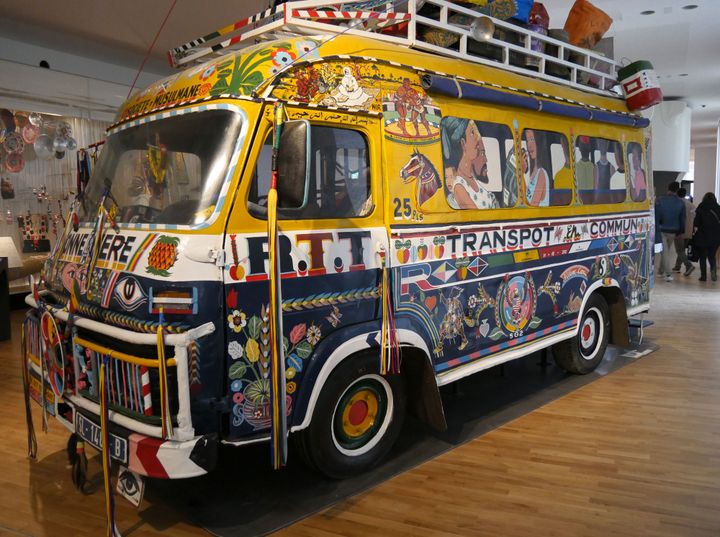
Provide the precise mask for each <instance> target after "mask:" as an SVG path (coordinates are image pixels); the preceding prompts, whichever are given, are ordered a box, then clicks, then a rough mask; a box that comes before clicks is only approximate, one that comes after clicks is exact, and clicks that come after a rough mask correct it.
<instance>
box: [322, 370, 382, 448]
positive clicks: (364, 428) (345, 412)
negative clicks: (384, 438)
mask: <svg viewBox="0 0 720 537" xmlns="http://www.w3.org/2000/svg"><path fill="white" fill-rule="evenodd" d="M386 412H387V398H386V396H385V391H384V390H383V388H382V387H381V386H379V385H377V382H376V381H372V380H370V379H367V380H365V381H362V382H358V383H357V384H355V385H353V386H351V387H350V388H349V389H348V390H347V391H346V392H345V393H344V394H343V396H342V398H341V399H340V401H339V402H338V405H337V409H336V411H335V416H334V419H333V422H334V423H333V430H334V433H335V438H336V440H337V442H338V443H339V444H340V446H342V447H343V448H344V449H358V448H360V447H362V446H363V445H365V444H366V443H367V442H369V441H370V440H371V439H372V438H373V437H374V436H375V434H376V433H377V431H378V429H379V428H380V425H381V424H382V422H383V420H384V417H385V414H386Z"/></svg>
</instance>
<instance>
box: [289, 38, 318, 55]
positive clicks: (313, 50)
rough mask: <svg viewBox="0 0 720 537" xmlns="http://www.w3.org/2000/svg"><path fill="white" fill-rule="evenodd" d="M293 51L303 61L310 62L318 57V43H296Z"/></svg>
mask: <svg viewBox="0 0 720 537" xmlns="http://www.w3.org/2000/svg"><path fill="white" fill-rule="evenodd" d="M295 50H296V51H297V54H298V56H299V57H301V58H302V59H303V60H312V59H314V58H319V57H320V52H319V51H318V43H316V42H315V41H311V40H304V41H296V42H295Z"/></svg>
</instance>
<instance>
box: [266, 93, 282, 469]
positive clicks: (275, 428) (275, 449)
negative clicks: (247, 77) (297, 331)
mask: <svg viewBox="0 0 720 537" xmlns="http://www.w3.org/2000/svg"><path fill="white" fill-rule="evenodd" d="M283 120H284V108H283V105H282V103H276V105H275V132H274V139H273V159H272V180H271V182H270V190H269V192H268V220H267V222H268V231H267V233H268V262H269V269H270V274H269V282H268V283H269V287H270V304H269V316H270V341H271V342H272V344H271V354H270V402H271V405H272V429H271V433H270V436H271V442H270V443H271V446H272V466H273V468H274V469H276V470H277V469H279V468H281V467H282V466H284V465H285V463H286V462H287V417H286V415H285V398H286V395H285V367H284V364H285V359H284V357H283V346H282V334H283V327H282V293H281V288H280V284H281V280H280V264H279V261H280V259H279V256H278V255H277V241H278V223H277V203H278V198H277V180H278V171H277V154H278V149H279V147H280V133H281V132H282V124H283Z"/></svg>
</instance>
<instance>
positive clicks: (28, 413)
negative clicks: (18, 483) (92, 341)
mask: <svg viewBox="0 0 720 537" xmlns="http://www.w3.org/2000/svg"><path fill="white" fill-rule="evenodd" d="M26 323H27V319H25V321H24V322H23V325H22V328H21V329H20V345H21V346H22V380H23V397H24V399H25V424H26V425H27V443H28V457H29V458H31V459H36V458H37V437H36V436H35V426H34V425H33V419H32V409H31V408H30V372H29V371H28V359H27V339H26V334H25V324H26ZM41 400H42V399H41Z"/></svg>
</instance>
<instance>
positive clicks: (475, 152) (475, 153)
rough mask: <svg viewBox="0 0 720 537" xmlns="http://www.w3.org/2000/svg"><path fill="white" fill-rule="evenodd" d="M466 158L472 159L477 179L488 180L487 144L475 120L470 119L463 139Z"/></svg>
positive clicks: (471, 163) (473, 171) (485, 181)
mask: <svg viewBox="0 0 720 537" xmlns="http://www.w3.org/2000/svg"><path fill="white" fill-rule="evenodd" d="M463 144H464V145H463V150H464V158H466V159H468V160H469V161H470V166H471V170H472V173H473V175H474V178H475V179H478V180H479V181H480V182H482V183H487V182H488V170H487V156H486V154H485V144H483V140H482V136H481V135H480V130H479V129H478V127H477V124H476V123H475V122H474V121H469V122H468V126H467V128H466V129H465V138H464V140H463Z"/></svg>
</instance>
